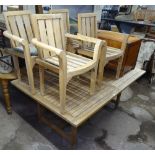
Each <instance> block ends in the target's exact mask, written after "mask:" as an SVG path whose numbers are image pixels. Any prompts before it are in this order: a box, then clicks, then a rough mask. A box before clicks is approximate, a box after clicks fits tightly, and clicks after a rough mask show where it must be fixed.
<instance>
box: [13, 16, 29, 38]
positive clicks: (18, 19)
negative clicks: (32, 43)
mask: <svg viewBox="0 0 155 155" xmlns="http://www.w3.org/2000/svg"><path fill="white" fill-rule="evenodd" d="M15 18H16V22H17V26H18V30H19V33H20V37H21V38H23V39H25V40H28V39H27V34H26V31H25V27H24V22H23V19H22V16H16V17H15Z"/></svg>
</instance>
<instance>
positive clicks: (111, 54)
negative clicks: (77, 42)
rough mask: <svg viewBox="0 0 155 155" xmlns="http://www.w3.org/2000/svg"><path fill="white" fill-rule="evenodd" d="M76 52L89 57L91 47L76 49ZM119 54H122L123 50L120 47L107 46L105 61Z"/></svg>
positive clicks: (90, 55) (91, 50) (91, 51)
mask: <svg viewBox="0 0 155 155" xmlns="http://www.w3.org/2000/svg"><path fill="white" fill-rule="evenodd" d="M78 53H79V54H81V55H85V56H87V57H89V58H91V57H92V56H93V48H85V49H78ZM121 56H123V51H122V50H121V49H118V48H113V47H110V46H107V51H106V63H108V62H109V61H111V60H114V59H117V58H119V57H121Z"/></svg>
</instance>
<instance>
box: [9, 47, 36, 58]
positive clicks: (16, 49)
mask: <svg viewBox="0 0 155 155" xmlns="http://www.w3.org/2000/svg"><path fill="white" fill-rule="evenodd" d="M29 48H30V55H31V56H37V55H38V52H37V49H36V48H35V46H33V45H32V44H29ZM12 50H13V51H15V52H18V53H21V54H23V53H24V50H23V46H18V47H14V48H13V49H12Z"/></svg>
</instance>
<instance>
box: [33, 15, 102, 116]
mask: <svg viewBox="0 0 155 155" xmlns="http://www.w3.org/2000/svg"><path fill="white" fill-rule="evenodd" d="M32 20H33V23H34V25H35V26H33V27H35V31H34V32H35V36H36V39H32V43H33V44H34V45H35V46H36V47H37V48H39V51H42V53H41V54H39V55H40V58H38V59H37V60H36V62H37V63H38V64H39V65H40V66H41V68H45V69H49V70H51V71H52V72H55V73H57V74H59V97H60V111H61V113H63V114H64V113H65V107H66V87H67V84H68V82H69V81H70V80H71V79H72V77H74V76H77V75H80V74H84V73H86V72H88V71H91V72H92V73H91V82H90V93H91V94H93V92H94V91H95V85H96V77H97V69H98V62H99V55H100V49H101V46H103V45H104V42H103V41H101V40H99V39H95V38H90V37H86V36H83V35H80V34H78V35H71V34H65V27H64V18H63V15H62V14H47V15H33V16H32ZM45 23H46V25H45ZM37 25H38V26H37ZM48 33H49V34H48ZM51 37H53V38H51ZM68 38H69V39H74V40H79V41H83V42H89V43H93V44H94V45H95V47H94V55H93V59H88V58H85V57H82V56H80V55H77V54H73V53H71V52H70V51H66V40H67V39H68ZM49 53H51V54H49ZM41 68H40V78H41V80H40V81H41V82H43V77H44V75H41V74H42V73H43V69H41ZM40 86H41V92H42V93H41V94H44V93H43V92H44V88H43V87H44V84H40ZM45 95H46V94H45Z"/></svg>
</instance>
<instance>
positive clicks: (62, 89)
mask: <svg viewBox="0 0 155 155" xmlns="http://www.w3.org/2000/svg"><path fill="white" fill-rule="evenodd" d="M62 75H63V74H59V96H60V112H61V113H62V114H64V112H65V103H66V86H67V85H66V80H65V79H64V76H62Z"/></svg>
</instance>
